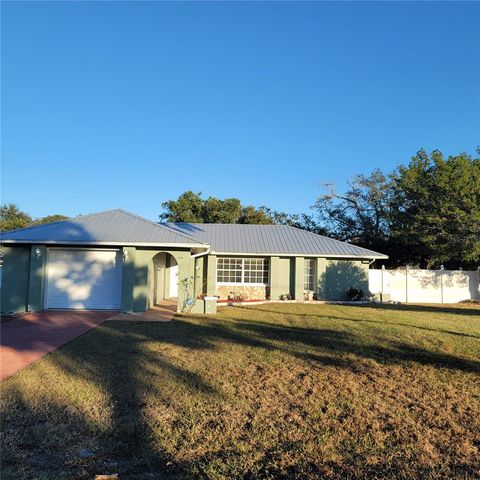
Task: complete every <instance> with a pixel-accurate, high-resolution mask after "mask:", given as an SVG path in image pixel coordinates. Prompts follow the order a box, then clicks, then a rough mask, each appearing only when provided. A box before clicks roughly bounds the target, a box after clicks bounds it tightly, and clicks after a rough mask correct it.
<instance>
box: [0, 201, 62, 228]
mask: <svg viewBox="0 0 480 480" xmlns="http://www.w3.org/2000/svg"><path fill="white" fill-rule="evenodd" d="M67 218H68V217H66V216H65V215H47V216H46V217H41V218H38V219H36V220H33V219H32V217H31V216H30V215H29V214H28V213H25V212H23V211H22V210H20V209H19V208H18V206H17V205H15V204H14V203H9V204H4V205H2V206H0V230H1V231H6V230H16V229H18V228H25V227H30V226H32V225H43V224H45V223H51V222H59V221H61V220H66V219H67Z"/></svg>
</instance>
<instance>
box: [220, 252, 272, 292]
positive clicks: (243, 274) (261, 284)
mask: <svg viewBox="0 0 480 480" xmlns="http://www.w3.org/2000/svg"><path fill="white" fill-rule="evenodd" d="M223 259H228V260H241V262H242V269H241V274H242V280H241V282H220V281H219V280H218V271H219V270H224V269H223V268H219V260H223ZM245 260H263V261H264V262H266V265H267V272H268V279H267V283H263V282H261V283H258V282H257V283H251V282H245ZM260 271H261V270H260ZM263 271H265V270H263ZM216 281H217V285H236V286H242V287H265V286H268V285H270V259H269V258H268V257H245V258H243V257H217V269H216Z"/></svg>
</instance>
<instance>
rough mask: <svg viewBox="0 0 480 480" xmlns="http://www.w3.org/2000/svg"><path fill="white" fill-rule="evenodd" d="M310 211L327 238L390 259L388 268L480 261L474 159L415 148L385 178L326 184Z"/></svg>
mask: <svg viewBox="0 0 480 480" xmlns="http://www.w3.org/2000/svg"><path fill="white" fill-rule="evenodd" d="M326 188H327V192H326V193H325V194H323V195H321V196H320V197H319V198H318V200H317V202H316V204H315V206H314V208H315V210H316V212H317V217H318V219H319V220H318V223H319V224H320V225H321V226H323V227H325V228H326V229H327V230H328V231H329V232H330V235H331V236H333V237H335V238H338V239H339V240H344V241H347V242H352V243H355V244H357V245H359V246H362V247H365V248H369V249H372V250H376V251H379V252H382V253H386V254H387V255H389V257H390V258H389V261H388V262H387V263H388V264H390V265H392V266H399V265H405V264H409V265H416V266H420V267H422V268H432V267H439V266H440V265H441V264H443V265H444V266H445V267H447V268H450V267H451V268H458V267H460V266H461V267H464V268H475V267H476V266H477V265H478V263H479V262H480V159H478V158H472V157H470V156H469V155H466V154H460V155H456V156H450V157H448V158H447V159H445V158H444V157H443V155H442V154H441V153H440V152H439V151H434V152H433V153H432V154H431V155H428V154H427V153H426V152H425V151H424V150H420V151H419V152H418V153H417V155H415V156H414V157H413V158H412V159H411V161H410V163H409V165H407V166H401V167H399V168H398V169H397V170H395V171H394V172H393V173H391V174H388V175H386V174H384V173H382V172H381V171H380V170H375V171H374V172H373V173H372V174H371V175H369V176H364V175H357V176H356V177H354V178H353V180H352V181H351V182H350V184H349V188H348V189H347V191H346V192H345V193H343V194H338V193H336V192H335V190H334V188H333V187H332V186H331V185H327V186H326Z"/></svg>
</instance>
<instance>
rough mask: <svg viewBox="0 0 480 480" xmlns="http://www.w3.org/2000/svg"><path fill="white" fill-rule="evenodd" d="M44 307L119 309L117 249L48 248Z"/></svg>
mask: <svg viewBox="0 0 480 480" xmlns="http://www.w3.org/2000/svg"><path fill="white" fill-rule="evenodd" d="M46 279H47V283H46V295H45V306H46V308H57V309H86V310H118V309H120V298H121V288H122V254H121V252H120V251H119V250H100V249H97V250H94V249H64V248H49V249H48V250H47V266H46Z"/></svg>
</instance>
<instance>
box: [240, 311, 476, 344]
mask: <svg viewBox="0 0 480 480" xmlns="http://www.w3.org/2000/svg"><path fill="white" fill-rule="evenodd" d="M342 307H347V308H352V307H354V308H374V309H378V310H395V311H413V309H405V308H401V307H403V306H398V305H376V304H371V305H362V304H359V305H342ZM385 307H387V308H385ZM235 308H238V309H247V310H248V309H250V310H257V311H258V312H268V313H276V314H279V315H295V316H297V317H303V318H322V319H326V318H329V319H335V320H341V321H343V322H354V323H371V324H381V323H385V322H382V320H366V319H364V318H347V317H341V316H337V315H331V314H328V315H317V314H314V313H292V312H288V311H281V310H271V309H268V308H255V307H252V306H248V307H242V306H235ZM433 308H435V307H433ZM442 310H445V312H446V311H448V310H449V309H448V308H443V309H442ZM450 310H455V309H450ZM474 311H475V312H476V313H477V314H478V315H479V320H480V309H476V310H474ZM445 312H443V311H442V312H440V313H445ZM450 313H452V314H454V312H450ZM469 316H471V314H469ZM386 324H387V323H386ZM388 325H396V326H399V327H407V328H413V329H416V330H425V331H429V332H434V333H446V334H448V335H456V336H459V337H467V338H477V339H480V336H479V335H472V334H470V333H464V332H456V331H454V330H444V329H440V328H428V327H421V326H419V325H414V324H409V323H400V322H392V321H389V322H388Z"/></svg>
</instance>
